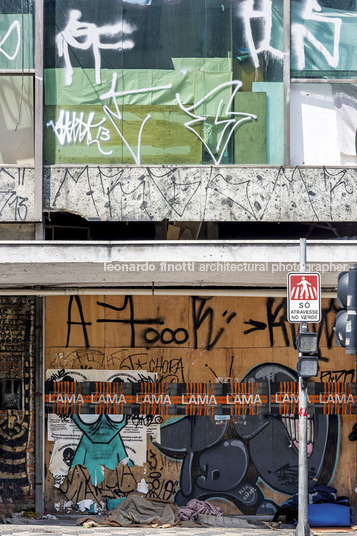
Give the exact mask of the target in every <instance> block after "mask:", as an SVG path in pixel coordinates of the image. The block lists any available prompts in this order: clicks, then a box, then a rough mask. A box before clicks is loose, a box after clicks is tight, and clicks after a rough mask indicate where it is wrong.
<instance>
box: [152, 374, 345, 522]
mask: <svg viewBox="0 0 357 536" xmlns="http://www.w3.org/2000/svg"><path fill="white" fill-rule="evenodd" d="M262 379H265V380H267V381H297V374H296V372H295V371H293V370H292V369H289V368H287V367H284V366H282V365H275V364H266V365H258V366H256V367H254V368H253V369H252V370H251V371H250V372H249V373H248V374H246V375H245V376H244V378H243V380H247V381H252V380H262ZM337 419H338V418H337V417H336V416H327V415H314V416H313V417H310V418H309V428H310V434H309V443H308V456H309V459H308V475H309V485H312V484H316V483H318V484H327V483H328V482H329V481H330V478H331V476H332V473H333V469H334V464H333V463H332V464H331V460H335V459H336V454H337V436H338V421H337ZM297 425H298V417H296V416H294V415H277V416H273V415H262V416H248V417H244V416H243V417H234V418H233V419H232V422H225V423H224V425H223V426H221V427H220V428H218V427H217V425H216V424H215V422H214V421H212V420H211V419H210V418H209V417H184V418H183V419H181V420H179V421H177V422H176V423H173V424H169V425H167V426H163V427H162V429H161V443H160V444H157V447H158V448H159V449H160V450H161V451H162V452H163V453H164V454H166V455H167V456H170V457H174V458H178V459H182V460H183V462H182V469H181V474H180V491H179V492H178V494H177V495H176V497H175V500H176V502H177V503H178V504H181V505H182V504H186V503H187V502H188V501H189V500H191V499H193V498H196V499H200V500H205V499H208V498H210V497H222V498H225V499H227V500H230V501H232V502H233V503H234V504H236V505H237V506H238V508H239V509H240V510H241V511H242V512H244V513H245V514H252V513H256V514H266V515H269V514H272V513H273V512H275V511H276V509H277V505H276V504H274V502H273V501H270V500H266V499H265V497H264V495H263V493H262V491H261V489H260V488H259V486H258V485H257V481H258V478H260V479H261V480H263V481H264V482H265V483H266V484H267V485H269V486H270V487H271V488H273V489H274V490H277V491H279V492H281V493H286V494H289V495H290V494H294V493H296V492H297V485H298V451H299V444H298V440H297ZM327 461H328V464H327V463H326V462H327Z"/></svg>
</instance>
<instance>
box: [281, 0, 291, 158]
mask: <svg viewBox="0 0 357 536" xmlns="http://www.w3.org/2000/svg"><path fill="white" fill-rule="evenodd" d="M290 11H291V9H290V0H284V62H283V82H284V166H289V165H290V83H291V82H290V48H291V45H290V29H291V20H290Z"/></svg>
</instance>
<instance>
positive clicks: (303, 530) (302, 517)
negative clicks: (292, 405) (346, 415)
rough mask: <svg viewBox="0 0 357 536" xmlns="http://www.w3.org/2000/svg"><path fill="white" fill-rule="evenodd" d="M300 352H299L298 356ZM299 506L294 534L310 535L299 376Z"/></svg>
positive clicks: (303, 391)
mask: <svg viewBox="0 0 357 536" xmlns="http://www.w3.org/2000/svg"><path fill="white" fill-rule="evenodd" d="M300 271H301V272H306V239H305V238H301V239H300ZM299 331H300V332H306V331H308V327H307V323H306V322H301V323H300V329H299ZM300 355H301V354H299V357H300ZM298 497H299V508H298V524H297V527H296V531H295V535H296V536H310V534H311V533H310V527H309V524H308V509H307V505H308V468H307V382H306V380H305V379H303V378H299V487H298Z"/></svg>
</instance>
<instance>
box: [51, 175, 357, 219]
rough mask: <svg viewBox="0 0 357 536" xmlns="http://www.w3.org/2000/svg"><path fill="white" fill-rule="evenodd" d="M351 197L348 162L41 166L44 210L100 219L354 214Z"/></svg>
mask: <svg viewBox="0 0 357 536" xmlns="http://www.w3.org/2000/svg"><path fill="white" fill-rule="evenodd" d="M356 201H357V170H356V169H351V168H350V169H344V168H329V169H326V168H323V167H319V168H310V167H289V168H283V167H280V168H279V167H210V166H207V167H205V166H199V167H194V166H193V167H192V166H190V167H172V166H169V167H168V166H153V167H142V166H130V167H101V166H95V167H89V166H83V167H78V166H77V167H58V166H56V167H46V168H45V199H44V205H45V210H51V211H61V210H67V211H70V212H74V213H77V214H79V215H81V216H83V217H84V218H87V219H97V220H100V221H149V220H151V221H161V220H163V219H165V218H167V219H169V220H173V221H180V220H181V221H201V220H204V221H277V222H278V221H281V222H284V221H286V222H289V221H294V222H298V221H353V220H355V219H356V218H357V203H356Z"/></svg>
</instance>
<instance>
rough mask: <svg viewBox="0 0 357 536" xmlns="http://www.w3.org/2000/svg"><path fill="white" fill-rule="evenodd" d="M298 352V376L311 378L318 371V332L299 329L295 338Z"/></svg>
mask: <svg viewBox="0 0 357 536" xmlns="http://www.w3.org/2000/svg"><path fill="white" fill-rule="evenodd" d="M296 348H297V349H298V352H299V359H298V362H297V371H298V374H299V376H300V378H313V377H314V376H317V375H318V372H319V356H318V334H317V333H310V332H309V331H299V333H298V336H297V339H296Z"/></svg>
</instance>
